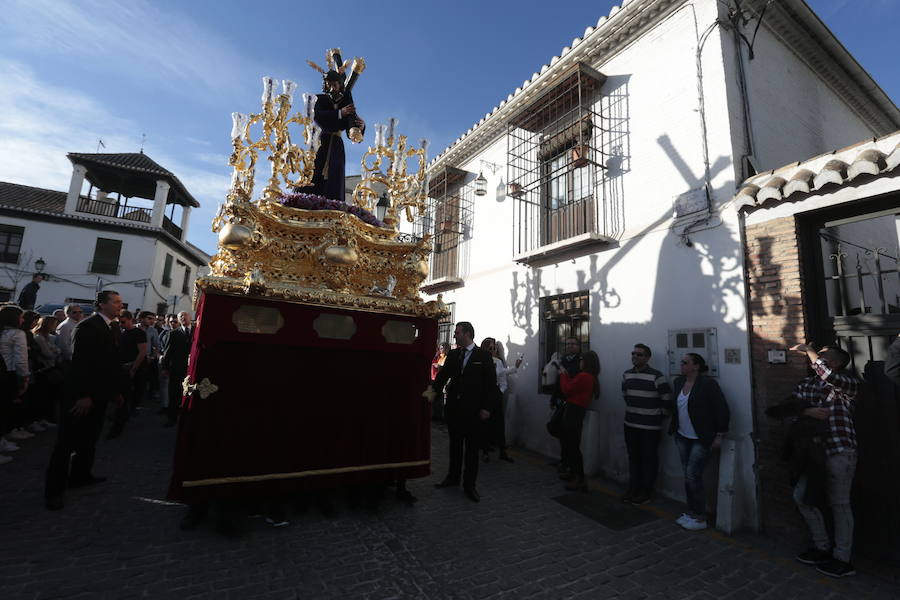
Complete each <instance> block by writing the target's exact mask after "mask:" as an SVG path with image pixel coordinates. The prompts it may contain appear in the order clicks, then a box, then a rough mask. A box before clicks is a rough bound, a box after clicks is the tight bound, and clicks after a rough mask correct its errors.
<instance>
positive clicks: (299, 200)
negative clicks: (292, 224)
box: [278, 192, 385, 227]
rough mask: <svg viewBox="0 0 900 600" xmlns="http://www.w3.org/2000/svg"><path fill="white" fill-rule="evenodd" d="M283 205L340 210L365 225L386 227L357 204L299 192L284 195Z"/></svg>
mask: <svg viewBox="0 0 900 600" xmlns="http://www.w3.org/2000/svg"><path fill="white" fill-rule="evenodd" d="M278 201H279V202H281V204H282V205H284V206H287V207H290V208H301V209H304V210H340V211H343V212H345V213H350V214H351V215H353V216H355V217H357V218H359V220H361V221H362V222H363V223H368V224H369V225H374V226H376V227H384V226H385V225H384V223H382V222H381V221H379V220H378V219H377V218H376V217H375V215H373V214H372V213H370V212H369V211H367V210H366V209H364V208H360V207H359V206H356V205H355V204H344V203H343V202H341V201H339V200H332V199H331V198H325V197H324V196H319V195H317V194H305V193H302V192H297V193H293V194H282V195H281V197H280V198H279V199H278Z"/></svg>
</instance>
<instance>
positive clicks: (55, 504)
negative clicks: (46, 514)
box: [44, 496, 63, 510]
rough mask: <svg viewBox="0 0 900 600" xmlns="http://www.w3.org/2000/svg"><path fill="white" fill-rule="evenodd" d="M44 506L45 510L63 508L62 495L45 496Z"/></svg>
mask: <svg viewBox="0 0 900 600" xmlns="http://www.w3.org/2000/svg"><path fill="white" fill-rule="evenodd" d="M44 506H46V507H47V510H62V508H63V499H62V496H50V497H48V498H45V499H44Z"/></svg>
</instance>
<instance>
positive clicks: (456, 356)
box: [425, 321, 500, 502]
mask: <svg viewBox="0 0 900 600" xmlns="http://www.w3.org/2000/svg"><path fill="white" fill-rule="evenodd" d="M453 336H454V338H455V339H456V346H457V347H456V349H455V350H453V351H452V352H450V354H449V355H448V356H447V360H446V361H445V362H444V367H443V368H442V369H441V370H440V372H438V374H437V377H436V378H435V379H434V381H433V382H432V384H431V389H429V390H426V392H425V395H426V397H429V398H434V395H436V394H440V393H441V391H442V390H443V389H444V386H445V385H447V404H446V408H445V414H446V417H447V431H448V432H449V434H450V469H449V472H448V473H447V476H446V477H445V478H444V480H443V481H441V482H440V483H437V484H435V487H438V488H444V487H451V486H457V485H459V482H460V475H462V476H463V478H462V483H463V490H465V493H466V496H467V497H468V498H469V499H470V500H472V501H473V502H478V501H479V500H480V499H481V497H480V496H479V494H478V491H477V490H476V489H475V479H476V478H477V477H478V449H479V448H480V447H481V438H482V435H483V426H482V421H485V420H487V419H488V418H489V417H490V416H491V413H490V412H489V408H490V406H492V404H493V403H495V402H496V401H497V398H498V396H499V395H500V389H499V388H498V387H497V374H496V371H495V370H494V360H493V358H492V357H491V354H490V352H487V351H485V350H481V349H480V348H478V346H476V345H475V342H474V339H475V329H474V328H473V327H472V324H471V323H469V322H466V321H460V322H459V323H457V325H456V330H455V331H454V334H453ZM448 381H449V385H448ZM464 453H465V471H463V454H464Z"/></svg>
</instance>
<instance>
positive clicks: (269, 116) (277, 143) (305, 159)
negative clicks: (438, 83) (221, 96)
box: [228, 77, 322, 202]
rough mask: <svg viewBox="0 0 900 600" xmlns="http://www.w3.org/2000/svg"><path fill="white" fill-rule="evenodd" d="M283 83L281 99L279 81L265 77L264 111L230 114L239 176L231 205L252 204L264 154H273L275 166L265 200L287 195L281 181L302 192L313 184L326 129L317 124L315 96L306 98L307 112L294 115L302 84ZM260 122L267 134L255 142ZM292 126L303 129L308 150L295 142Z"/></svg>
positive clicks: (234, 179) (234, 176)
mask: <svg viewBox="0 0 900 600" xmlns="http://www.w3.org/2000/svg"><path fill="white" fill-rule="evenodd" d="M281 83H282V90H283V91H282V93H281V94H276V92H275V85H276V82H275V80H274V79H272V78H271V77H263V95H262V112H260V113H255V114H249V115H246V114H242V113H232V115H231V118H232V120H233V126H232V129H231V139H232V146H233V151H232V153H231V158H230V159H229V161H228V164H229V165H231V166H232V167H234V172H233V174H232V178H231V191H230V192H229V194H228V199H229V200H230V201H232V202H249V201H250V200H252V198H253V184H254V178H255V176H256V161H257V160H258V158H259V153H260V152H268V154H269V156H268V159H269V162H270V163H271V166H272V176H271V177H270V178H269V182H268V184H267V185H266V188H265V190H264V191H263V198H266V199H268V200H276V199H277V198H278V196H280V195H281V193H282V187H281V185H282V182H284V184H285V185H286V186H288V187H302V186H305V185H309V184H310V183H311V182H312V177H313V170H314V165H315V160H316V152H317V151H318V149H319V145H320V141H321V135H322V129H321V128H320V127H319V126H318V125H316V124H315V123H314V122H313V111H314V109H315V103H316V96H315V94H303V100H304V110H303V112H302V113H300V112H297V113H295V114H294V115H290V111H291V102H292V99H293V94H294V90H296V88H297V84H296V83H294V82H293V81H289V80H284V81H282V82H281ZM257 123H261V124H262V133H261V135H260V137H259V138H258V139H257V140H255V141H254V140H253V139H252V138H251V133H250V128H251V127H253V126H254V125H255V124H257ZM291 124H297V125H300V126H302V127H303V138H304V142H305V147H301V146H298V145H296V144H294V143H292V142H291V136H290V131H289V126H290V125H291ZM292 176H294V177H296V178H292Z"/></svg>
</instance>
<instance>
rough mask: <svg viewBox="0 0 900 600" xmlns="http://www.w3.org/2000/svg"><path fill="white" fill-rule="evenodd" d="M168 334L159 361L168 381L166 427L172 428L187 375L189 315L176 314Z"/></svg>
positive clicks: (189, 341)
mask: <svg viewBox="0 0 900 600" xmlns="http://www.w3.org/2000/svg"><path fill="white" fill-rule="evenodd" d="M177 324H180V325H181V326H180V327H175V328H173V329H172V331H170V332H169V335H168V337H167V338H166V344H165V345H164V346H163V355H162V359H161V360H160V366H161V367H162V370H163V374H164V375H165V376H166V377H168V380H169V389H168V396H169V406H168V408H167V411H166V412H167V414H168V417H169V418H168V419H167V420H166V427H172V426H174V425H175V424H176V423H178V411H179V409H180V408H181V396H182V390H181V384H182V381H183V380H184V378H185V376H186V375H187V368H188V358H189V357H190V354H191V335H192V333H193V332H192V328H191V315H190V314H189V313H187V312H185V311H182V312H180V313H178V323H177Z"/></svg>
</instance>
